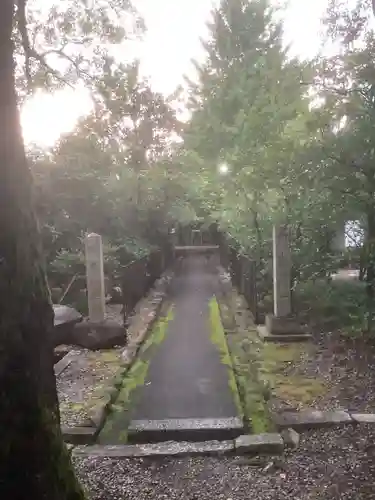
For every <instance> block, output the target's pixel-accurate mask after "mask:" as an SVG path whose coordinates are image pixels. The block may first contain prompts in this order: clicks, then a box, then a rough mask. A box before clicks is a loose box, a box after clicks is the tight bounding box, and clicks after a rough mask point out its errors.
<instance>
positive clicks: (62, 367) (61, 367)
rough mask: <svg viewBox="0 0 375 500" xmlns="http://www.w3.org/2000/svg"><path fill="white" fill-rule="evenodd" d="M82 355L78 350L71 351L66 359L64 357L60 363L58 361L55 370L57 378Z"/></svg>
mask: <svg viewBox="0 0 375 500" xmlns="http://www.w3.org/2000/svg"><path fill="white" fill-rule="evenodd" d="M79 355H80V353H79V352H77V351H76V350H74V349H73V350H71V351H69V352H68V353H67V354H65V356H64V357H62V358H61V359H60V361H58V362H57V363H56V364H55V365H54V367H53V369H54V371H55V377H58V376H59V375H61V373H62V372H63V371H64V370H65V369H66V368H68V366H69V365H70V364H71V362H72V361H73V360H74V359H75V358H78V356H79Z"/></svg>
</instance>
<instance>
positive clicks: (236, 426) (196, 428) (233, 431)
mask: <svg viewBox="0 0 375 500" xmlns="http://www.w3.org/2000/svg"><path fill="white" fill-rule="evenodd" d="M243 430H244V426H243V421H242V419H241V418H238V417H234V418H181V419H164V420H133V421H132V422H131V423H130V426H129V428H128V433H129V434H128V439H129V442H138V443H141V442H147V443H151V442H160V441H169V440H171V439H172V440H176V441H177V440H178V441H203V440H220V438H221V437H222V436H225V437H226V438H227V439H232V438H235V437H237V436H238V435H240V434H241V432H243Z"/></svg>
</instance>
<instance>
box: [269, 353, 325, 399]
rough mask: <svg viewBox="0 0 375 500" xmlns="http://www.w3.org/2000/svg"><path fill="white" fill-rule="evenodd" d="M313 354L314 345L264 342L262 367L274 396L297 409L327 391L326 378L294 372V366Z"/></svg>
mask: <svg viewBox="0 0 375 500" xmlns="http://www.w3.org/2000/svg"><path fill="white" fill-rule="evenodd" d="M314 355H315V348H314V346H312V345H311V344H306V343H295V344H271V343H265V344H263V346H262V351H261V367H260V370H261V373H262V377H263V378H264V380H265V381H266V382H267V384H268V385H269V386H270V388H271V391H272V394H273V396H274V397H276V398H277V399H278V400H280V401H281V402H283V403H286V404H287V405H288V406H290V405H291V406H293V407H297V408H298V407H302V406H311V405H312V404H313V403H314V401H315V400H316V399H317V398H318V397H319V396H321V395H322V394H324V392H325V390H326V385H325V382H324V380H323V379H321V378H319V377H318V376H314V377H309V376H307V375H303V374H298V373H293V371H292V370H293V367H294V366H298V365H299V364H301V363H303V359H304V358H308V357H313V356H314ZM286 372H288V373H286ZM289 372H290V373H289Z"/></svg>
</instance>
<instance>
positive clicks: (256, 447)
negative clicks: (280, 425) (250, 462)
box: [234, 433, 284, 455]
mask: <svg viewBox="0 0 375 500" xmlns="http://www.w3.org/2000/svg"><path fill="white" fill-rule="evenodd" d="M234 445H235V449H236V452H237V453H241V454H242V453H249V454H251V453H254V454H255V453H264V454H274V455H279V454H282V453H283V451H284V441H283V439H282V437H281V435H280V434H277V433H264V434H246V435H243V436H239V437H238V438H236V439H235V442H234Z"/></svg>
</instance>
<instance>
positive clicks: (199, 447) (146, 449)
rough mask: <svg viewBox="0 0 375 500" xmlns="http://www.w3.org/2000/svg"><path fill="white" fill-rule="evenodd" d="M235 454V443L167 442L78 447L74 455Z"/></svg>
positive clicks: (106, 456)
mask: <svg viewBox="0 0 375 500" xmlns="http://www.w3.org/2000/svg"><path fill="white" fill-rule="evenodd" d="M233 452H234V442H233V441H204V442H198V443H189V442H176V441H167V442H164V443H155V444H136V445H113V446H108V445H107V446H100V445H93V446H78V447H76V448H74V450H73V455H75V456H79V457H103V458H117V459H121V458H137V457H155V458H162V457H184V456H194V455H203V456H207V455H224V454H230V453H233Z"/></svg>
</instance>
